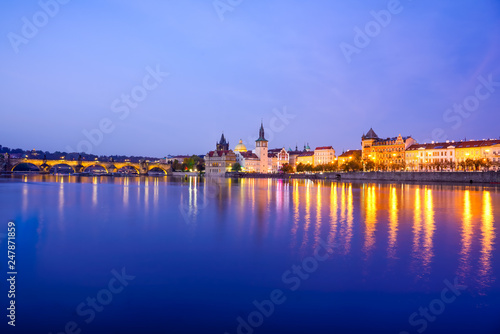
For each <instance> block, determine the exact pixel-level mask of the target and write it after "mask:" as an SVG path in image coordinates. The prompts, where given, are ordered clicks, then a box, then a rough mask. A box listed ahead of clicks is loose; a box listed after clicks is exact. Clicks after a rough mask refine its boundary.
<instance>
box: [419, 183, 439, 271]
mask: <svg viewBox="0 0 500 334" xmlns="http://www.w3.org/2000/svg"><path fill="white" fill-rule="evenodd" d="M424 200H425V219H424V247H423V254H422V255H423V258H422V260H423V261H422V266H423V269H424V273H426V274H429V273H430V270H431V268H430V264H431V262H432V258H433V257H434V248H433V247H434V244H433V242H434V241H433V237H434V231H435V229H436V226H435V222H434V202H433V200H432V190H431V189H430V188H428V189H426V190H425V198H424Z"/></svg>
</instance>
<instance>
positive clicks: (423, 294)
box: [0, 175, 500, 334]
mask: <svg viewBox="0 0 500 334" xmlns="http://www.w3.org/2000/svg"><path fill="white" fill-rule="evenodd" d="M0 203H1V206H0V210H1V211H0V221H1V224H0V226H2V227H1V228H2V230H0V248H1V250H2V253H4V254H5V255H7V238H6V236H7V235H6V233H7V223H8V222H9V221H12V222H14V223H15V226H16V239H15V243H16V270H17V277H16V296H15V301H16V328H15V331H14V332H17V333H21V332H22V333H54V334H55V333H221V334H224V333H231V334H232V333H422V332H425V333H498V332H500V283H499V281H498V277H499V274H500V262H499V261H500V259H499V258H500V252H499V250H498V246H497V244H498V242H499V240H498V235H497V234H498V232H499V224H500V188H498V187H494V186H484V187H483V186H476V185H474V186H468V185H467V186H463V185H415V184H391V183H384V184H377V183H340V182H339V183H337V182H330V181H310V180H291V181H288V180H267V179H240V180H231V179H201V180H200V179H197V178H194V177H192V178H189V179H187V180H182V179H174V178H172V177H170V176H168V177H164V176H162V177H131V178H110V177H104V176H102V177H75V176H50V175H30V176H6V177H3V178H1V179H0ZM2 258H3V259H4V260H2V263H1V264H0V268H1V270H2V272H3V273H2V276H3V277H5V276H6V275H7V274H6V273H7V271H8V270H7V260H8V259H7V257H6V256H2ZM2 281H3V282H4V283H2V290H4V291H2V292H1V293H0V296H2V297H1V298H0V304H1V306H2V309H3V310H5V309H6V307H7V306H8V302H9V300H8V298H7V291H8V285H7V284H5V280H2ZM3 313H4V314H3V315H2V317H1V319H3V321H2V322H3V323H2V325H1V326H2V327H1V328H7V329H11V330H12V328H10V326H8V325H7V321H8V320H9V319H8V318H6V316H5V314H7V311H3ZM2 332H3V331H2Z"/></svg>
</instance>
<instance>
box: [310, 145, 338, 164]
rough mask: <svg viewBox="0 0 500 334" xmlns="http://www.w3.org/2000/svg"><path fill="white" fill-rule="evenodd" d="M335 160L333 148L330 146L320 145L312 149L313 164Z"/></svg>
mask: <svg viewBox="0 0 500 334" xmlns="http://www.w3.org/2000/svg"><path fill="white" fill-rule="evenodd" d="M334 162H335V150H334V149H333V147H332V146H320V147H316V148H315V149H314V165H326V164H329V163H334Z"/></svg>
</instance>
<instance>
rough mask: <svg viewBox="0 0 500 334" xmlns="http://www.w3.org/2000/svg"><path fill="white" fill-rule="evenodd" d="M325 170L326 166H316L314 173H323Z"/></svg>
mask: <svg viewBox="0 0 500 334" xmlns="http://www.w3.org/2000/svg"><path fill="white" fill-rule="evenodd" d="M324 170H325V165H316V166H314V171H316V172H322V171H324Z"/></svg>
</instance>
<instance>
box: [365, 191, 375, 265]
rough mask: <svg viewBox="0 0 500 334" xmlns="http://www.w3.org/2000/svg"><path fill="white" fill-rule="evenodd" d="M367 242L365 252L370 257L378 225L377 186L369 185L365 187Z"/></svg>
mask: <svg viewBox="0 0 500 334" xmlns="http://www.w3.org/2000/svg"><path fill="white" fill-rule="evenodd" d="M365 196H366V202H365V212H366V214H365V242H364V245H363V252H364V253H365V254H366V256H367V257H368V256H369V255H370V253H371V251H372V249H373V246H374V245H375V231H376V227H377V198H376V193H375V186H374V185H368V186H367V187H366V189H365Z"/></svg>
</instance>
